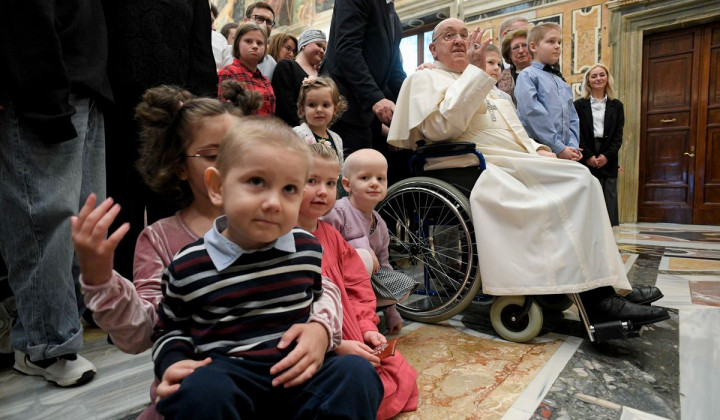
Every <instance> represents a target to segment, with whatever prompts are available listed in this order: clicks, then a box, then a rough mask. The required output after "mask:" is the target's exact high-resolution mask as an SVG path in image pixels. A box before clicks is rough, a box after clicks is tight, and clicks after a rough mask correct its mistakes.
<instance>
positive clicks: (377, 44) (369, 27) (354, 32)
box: [320, 0, 406, 127]
mask: <svg viewBox="0 0 720 420" xmlns="http://www.w3.org/2000/svg"><path fill="white" fill-rule="evenodd" d="M390 7H391V6H389V5H388V4H387V2H386V0H336V1H335V6H334V7H333V15H332V21H331V22H330V37H329V42H328V46H327V51H326V52H325V60H324V61H323V64H322V65H321V67H320V73H322V74H329V75H330V77H332V78H333V80H335V83H337V85H338V89H339V90H340V93H341V94H342V95H343V96H344V97H345V99H347V101H348V110H347V111H346V112H345V113H344V114H343V115H342V117H341V120H342V121H344V122H346V123H349V124H354V125H357V126H361V127H365V126H369V125H370V123H371V122H372V120H373V117H374V115H375V114H374V113H373V112H372V106H373V105H375V103H376V102H378V101H379V100H381V99H383V98H385V97H386V96H385V93H384V91H386V92H387V93H388V95H389V96H387V98H388V99H390V100H392V101H394V100H395V99H396V98H397V95H398V92H400V86H402V82H403V80H405V77H406V75H405V72H404V71H403V68H402V57H401V55H400V39H401V38H402V26H401V25H400V19H399V18H398V17H397V14H396V13H395V12H394V11H393V12H392V15H393V16H392V18H391V16H390ZM392 34H394V36H392Z"/></svg>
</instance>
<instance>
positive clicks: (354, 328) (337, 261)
mask: <svg viewBox="0 0 720 420" xmlns="http://www.w3.org/2000/svg"><path fill="white" fill-rule="evenodd" d="M313 234H314V235H315V236H316V237H317V238H318V240H319V241H320V243H321V244H322V246H323V259H322V274H323V276H324V277H327V278H329V279H330V280H331V281H332V282H333V283H335V284H336V285H337V286H338V288H339V289H340V294H341V297H342V306H343V324H342V336H343V339H344V340H355V341H360V342H363V334H364V333H365V332H367V331H377V330H378V329H377V323H378V321H379V319H378V316H377V314H376V313H375V293H374V292H373V290H372V287H371V286H370V279H369V278H368V275H367V271H365V265H364V264H363V262H362V260H361V259H360V257H359V256H358V254H357V252H356V251H355V249H354V248H353V247H352V246H350V245H349V244H348V243H347V242H346V241H345V240H344V239H343V237H342V236H341V235H340V233H339V232H338V231H337V230H335V229H334V228H333V227H332V226H330V225H329V224H327V223H325V222H323V221H318V228H317V230H316V231H315V232H314V233H313ZM378 374H379V375H380V379H381V380H382V383H383V386H384V388H385V396H384V397H383V401H382V403H381V404H380V409H379V410H378V419H381V420H382V419H387V418H390V417H393V416H395V415H397V414H398V413H400V412H403V411H413V410H416V409H417V401H418V387H417V373H416V372H415V369H413V367H412V366H410V364H408V362H407V360H405V358H404V357H403V356H402V354H400V352H399V351H396V352H395V355H394V356H391V357H387V358H385V359H382V361H381V362H380V367H379V368H378Z"/></svg>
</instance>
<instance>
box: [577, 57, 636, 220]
mask: <svg viewBox="0 0 720 420" xmlns="http://www.w3.org/2000/svg"><path fill="white" fill-rule="evenodd" d="M575 109H576V110H577V113H578V116H579V117H580V148H581V149H582V151H583V157H582V160H581V162H582V163H583V164H584V165H586V166H587V167H588V168H590V172H592V174H593V175H594V176H595V177H596V178H597V179H598V180H599V181H600V184H601V185H602V189H603V193H604V195H605V205H606V206H607V211H608V215H609V216H610V224H611V225H612V226H617V225H619V224H620V222H619V216H618V201H617V176H618V151H619V150H620V146H621V145H622V136H623V126H624V125H625V112H624V110H623V104H622V102H620V101H619V100H617V99H615V90H614V88H613V78H612V76H611V75H610V71H609V70H608V68H607V66H605V65H604V64H601V63H598V64H595V65H593V66H592V67H590V69H589V70H588V71H587V72H586V73H585V78H584V81H583V97H582V98H580V99H578V100H577V101H575Z"/></svg>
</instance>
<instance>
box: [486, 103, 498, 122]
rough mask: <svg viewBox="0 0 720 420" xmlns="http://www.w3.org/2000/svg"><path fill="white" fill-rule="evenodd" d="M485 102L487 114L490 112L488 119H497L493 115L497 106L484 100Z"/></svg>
mask: <svg viewBox="0 0 720 420" xmlns="http://www.w3.org/2000/svg"><path fill="white" fill-rule="evenodd" d="M485 103H486V104H487V110H488V114H490V119H491V120H493V121H497V117H495V111H497V109H498V108H497V107H496V106H495V105H494V104H492V103H490V101H487V100H486V101H485Z"/></svg>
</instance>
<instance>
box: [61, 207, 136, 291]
mask: <svg viewBox="0 0 720 420" xmlns="http://www.w3.org/2000/svg"><path fill="white" fill-rule="evenodd" d="M96 201H97V196H96V195H95V194H90V196H89V197H88V198H87V200H86V201H85V205H83V207H82V208H81V209H80V212H79V213H78V215H77V216H73V217H71V218H70V226H71V232H72V241H73V246H74V247H75V253H76V254H77V258H78V263H79V264H80V271H81V272H82V276H83V280H84V281H85V283H87V284H102V283H104V282H106V281H108V279H110V277H111V276H112V270H113V255H114V253H115V248H117V246H118V243H119V242H120V240H121V239H122V238H123V236H125V234H126V233H127V231H128V229H130V224H128V223H124V224H123V225H122V226H120V227H119V228H118V229H117V230H116V231H115V232H113V234H112V235H110V237H109V238H107V239H105V237H106V236H107V234H108V228H109V227H110V224H111V223H112V222H113V220H115V217H116V216H117V214H118V213H119V212H120V205H119V204H115V205H113V200H112V198H108V199H107V200H105V201H103V202H102V203H100V205H99V206H98V207H97V208H96V209H94V207H95V202H96Z"/></svg>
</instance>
